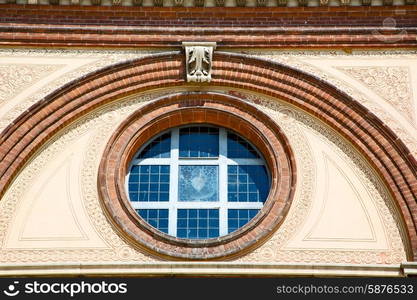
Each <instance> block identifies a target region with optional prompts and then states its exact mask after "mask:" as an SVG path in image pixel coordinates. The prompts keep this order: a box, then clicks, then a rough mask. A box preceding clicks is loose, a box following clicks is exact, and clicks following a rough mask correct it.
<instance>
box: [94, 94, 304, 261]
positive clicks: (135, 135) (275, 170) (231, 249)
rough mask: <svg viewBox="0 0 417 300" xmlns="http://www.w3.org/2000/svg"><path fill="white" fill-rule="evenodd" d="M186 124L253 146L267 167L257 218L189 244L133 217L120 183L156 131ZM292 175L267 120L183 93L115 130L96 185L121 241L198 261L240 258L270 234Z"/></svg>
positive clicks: (281, 139) (283, 210)
mask: <svg viewBox="0 0 417 300" xmlns="http://www.w3.org/2000/svg"><path fill="white" fill-rule="evenodd" d="M186 124H212V125H216V126H221V127H225V128H228V129H230V130H233V131H235V132H237V133H238V134H240V135H241V136H243V137H245V138H246V139H248V140H250V141H251V142H252V143H254V144H255V145H257V148H258V149H259V150H260V151H261V152H262V154H263V156H264V157H265V160H266V162H267V164H268V166H269V170H270V172H271V189H270V192H269V196H268V199H267V201H266V202H265V204H264V206H263V208H262V209H261V212H260V213H259V214H258V215H257V216H256V217H254V218H253V219H252V220H251V221H250V222H248V223H247V224H246V225H245V226H243V227H242V228H240V229H238V230H237V231H235V232H233V233H231V234H228V235H226V236H223V237H219V238H214V239H204V240H192V239H181V238H176V237H173V236H170V235H168V234H165V233H162V232H160V231H158V230H155V228H153V227H152V226H150V225H149V224H147V223H146V222H145V221H144V220H143V219H142V218H140V217H139V216H138V214H137V213H136V212H135V210H134V209H133V208H132V207H131V205H130V203H129V199H128V197H127V195H126V191H125V186H126V184H125V178H126V174H127V173H128V171H129V170H128V168H129V163H130V162H131V160H132V158H133V156H134V155H135V153H137V150H138V149H139V148H140V147H141V146H142V145H143V144H144V143H146V142H147V141H148V140H149V139H150V138H152V137H153V136H155V135H157V134H158V133H160V132H161V131H164V130H167V129H169V128H172V127H178V126H182V125H186ZM295 174H296V171H295V159H294V157H293V154H292V151H291V148H290V145H289V143H288V141H287V139H286V137H285V136H284V134H283V133H282V131H281V129H280V128H279V127H278V126H277V125H276V123H275V122H273V121H272V119H270V118H269V117H268V116H267V115H265V114H264V113H262V112H261V111H260V110H258V109H256V108H255V107H253V106H251V105H249V104H248V103H247V102H243V101H241V100H240V99H238V98H236V97H233V96H227V95H224V94H219V93H195V92H194V93H192V92H184V93H179V94H174V95H169V96H166V97H161V98H159V99H157V100H155V101H153V102H152V103H151V104H148V105H146V106H145V107H143V108H141V109H139V110H138V111H136V112H135V113H133V114H132V115H131V116H130V117H129V118H128V119H127V120H125V121H124V122H123V123H122V124H121V125H120V126H119V128H118V129H117V130H116V131H115V132H114V134H113V136H112V138H111V139H110V141H109V142H108V144H107V146H106V149H105V151H104V154H103V157H102V160H101V163H100V168H99V177H98V183H97V184H98V188H99V193H100V198H101V201H102V203H103V205H104V207H105V208H106V210H107V213H108V215H109V217H110V218H111V220H112V221H113V223H116V225H117V227H118V229H119V231H120V232H121V234H122V235H124V236H127V237H128V238H129V239H130V240H133V241H135V242H136V243H139V246H141V247H145V249H147V250H148V251H151V253H154V252H156V253H159V254H160V255H162V256H163V257H164V256H168V257H172V258H186V259H200V260H201V259H213V258H225V257H232V256H233V257H235V256H236V255H239V256H240V255H242V254H244V253H246V252H247V251H249V250H250V249H253V248H254V247H256V246H258V245H260V244H261V243H262V242H264V241H265V240H266V238H267V237H269V236H270V235H271V234H272V233H273V232H275V230H276V229H277V226H278V225H279V224H280V223H281V222H282V220H283V219H284V217H285V215H286V214H287V212H288V209H289V207H290V204H291V201H292V197H293V194H294V188H295Z"/></svg>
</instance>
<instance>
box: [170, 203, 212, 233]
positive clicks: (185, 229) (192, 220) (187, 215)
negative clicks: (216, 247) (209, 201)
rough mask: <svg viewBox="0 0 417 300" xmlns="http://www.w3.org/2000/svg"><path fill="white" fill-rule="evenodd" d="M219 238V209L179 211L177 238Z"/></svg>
mask: <svg viewBox="0 0 417 300" xmlns="http://www.w3.org/2000/svg"><path fill="white" fill-rule="evenodd" d="M218 236H219V211H218V210H217V209H179V210H178V215H177V237H179V238H188V239H207V238H215V237H218Z"/></svg>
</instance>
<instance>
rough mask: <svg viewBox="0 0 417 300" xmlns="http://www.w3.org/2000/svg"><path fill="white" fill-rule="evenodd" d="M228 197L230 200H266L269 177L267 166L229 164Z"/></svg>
mask: <svg viewBox="0 0 417 300" xmlns="http://www.w3.org/2000/svg"><path fill="white" fill-rule="evenodd" d="M227 168H228V176H227V177H228V183H227V188H228V191H227V199H228V201H229V202H236V201H238V202H265V200H266V198H267V197H268V192H269V178H268V173H267V171H266V168H265V166H259V165H256V166H252V165H240V166H228V167H227Z"/></svg>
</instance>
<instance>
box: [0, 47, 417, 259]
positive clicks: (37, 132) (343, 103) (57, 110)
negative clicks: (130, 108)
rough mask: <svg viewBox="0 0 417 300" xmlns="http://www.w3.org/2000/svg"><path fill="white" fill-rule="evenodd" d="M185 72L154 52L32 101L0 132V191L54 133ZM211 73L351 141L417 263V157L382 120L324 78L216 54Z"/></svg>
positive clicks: (174, 56)
mask: <svg viewBox="0 0 417 300" xmlns="http://www.w3.org/2000/svg"><path fill="white" fill-rule="evenodd" d="M184 70H185V66H184V58H183V54H182V53H181V52H180V51H173V52H168V53H162V54H157V55H151V56H148V57H144V58H140V59H136V60H132V61H128V62H124V63H121V64H117V65H114V66H110V67H107V68H104V69H101V70H99V71H96V72H94V73H91V74H89V75H87V76H84V77H82V78H79V79H78V80H75V81H73V82H71V83H69V84H67V85H65V86H63V87H61V88H60V89H59V90H57V91H55V92H53V93H52V94H50V95H48V96H47V97H45V98H44V99H43V100H41V101H39V102H38V103H36V104H35V105H33V106H32V107H31V108H30V109H29V110H27V111H26V112H24V113H23V114H22V115H20V116H19V117H18V118H17V119H16V120H15V121H14V122H13V123H12V124H10V125H9V126H8V127H7V128H6V129H5V130H4V131H3V132H2V133H1V135H0V196H2V195H3V194H4V192H5V191H6V189H7V188H8V186H9V184H10V183H11V182H12V180H13V179H14V177H15V176H16V174H17V173H18V172H19V171H20V170H21V168H22V167H23V166H24V164H25V163H26V162H27V161H28V160H29V159H30V157H31V156H32V155H33V154H34V153H35V151H37V150H38V149H39V148H40V147H41V146H42V145H43V144H44V143H45V142H46V141H47V140H48V139H49V138H50V137H51V136H53V135H54V134H55V133H57V132H58V130H60V129H62V128H63V127H64V126H66V125H68V124H69V123H70V122H72V121H74V120H76V119H78V118H80V117H81V116H82V115H84V114H86V113H88V112H90V111H91V110H93V109H95V108H97V107H99V106H101V105H103V104H106V103H109V102H111V101H114V100H116V99H118V98H120V97H124V96H128V95H132V94H135V93H138V92H141V91H145V90H151V89H154V88H160V87H173V86H181V85H184V84H185V82H184V78H185V74H184ZM212 76H213V80H212V82H211V84H212V85H217V86H228V87H236V88H241V89H246V90H250V91H255V92H259V93H263V94H266V95H270V96H272V97H276V98H279V99H281V100H283V101H286V102H288V103H291V104H293V105H295V106H297V107H299V108H301V109H302V110H304V111H306V112H308V113H310V114H312V115H314V116H316V117H317V118H319V119H320V120H322V121H324V122H325V123H327V124H328V125H329V126H331V127H332V128H334V129H335V130H337V131H338V132H339V133H340V134H341V135H343V136H344V137H345V138H347V139H348V140H349V141H351V142H352V143H353V144H354V145H355V146H356V147H357V149H358V150H359V151H361V153H362V154H363V155H364V156H365V157H366V158H367V159H368V161H369V162H370V163H371V164H372V166H373V167H374V168H375V169H376V170H377V171H378V173H379V174H380V176H381V177H382V178H383V180H384V182H385V184H386V185H387V187H388V188H389V190H390V192H391V194H392V196H393V198H394V199H395V201H396V204H397V205H398V207H399V209H400V211H401V213H402V216H403V219H404V222H405V225H406V229H407V234H408V237H409V242H410V245H409V248H410V249H411V253H409V259H410V260H414V261H416V260H417V203H416V200H417V174H416V173H417V172H416V170H417V162H416V159H415V158H414V157H413V155H412V154H411V153H410V151H409V150H408V149H407V147H406V146H405V145H404V143H403V142H402V141H401V140H400V139H399V138H398V137H397V136H396V135H395V134H394V133H393V132H392V130H391V129H389V128H388V127H387V126H386V125H385V124H384V123H383V122H382V121H381V120H379V119H378V118H377V117H376V116H375V115H374V114H373V113H372V112H370V111H369V110H368V109H366V108H365V107H364V106H362V105H361V104H359V103H358V102H357V101H355V100H354V99H352V98H351V97H350V96H349V95H347V94H345V93H343V92H342V91H340V90H338V89H337V88H335V87H333V86H332V85H330V84H328V83H326V82H325V81H323V80H320V79H318V78H316V77H314V76H312V75H309V74H306V73H303V72H301V71H299V70H295V69H293V68H290V67H287V66H284V65H281V64H279V63H273V62H270V61H267V60H261V59H257V58H253V57H250V56H246V55H242V54H232V53H223V52H216V53H215V55H214V56H213V75H212ZM198 87H199V86H198V85H195V89H196V90H198Z"/></svg>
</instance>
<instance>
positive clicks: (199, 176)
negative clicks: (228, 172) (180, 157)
mask: <svg viewBox="0 0 417 300" xmlns="http://www.w3.org/2000/svg"><path fill="white" fill-rule="evenodd" d="M218 177H219V172H218V166H180V167H179V183H178V185H179V198H178V201H218V200H219V196H218V193H219V180H218Z"/></svg>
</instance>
